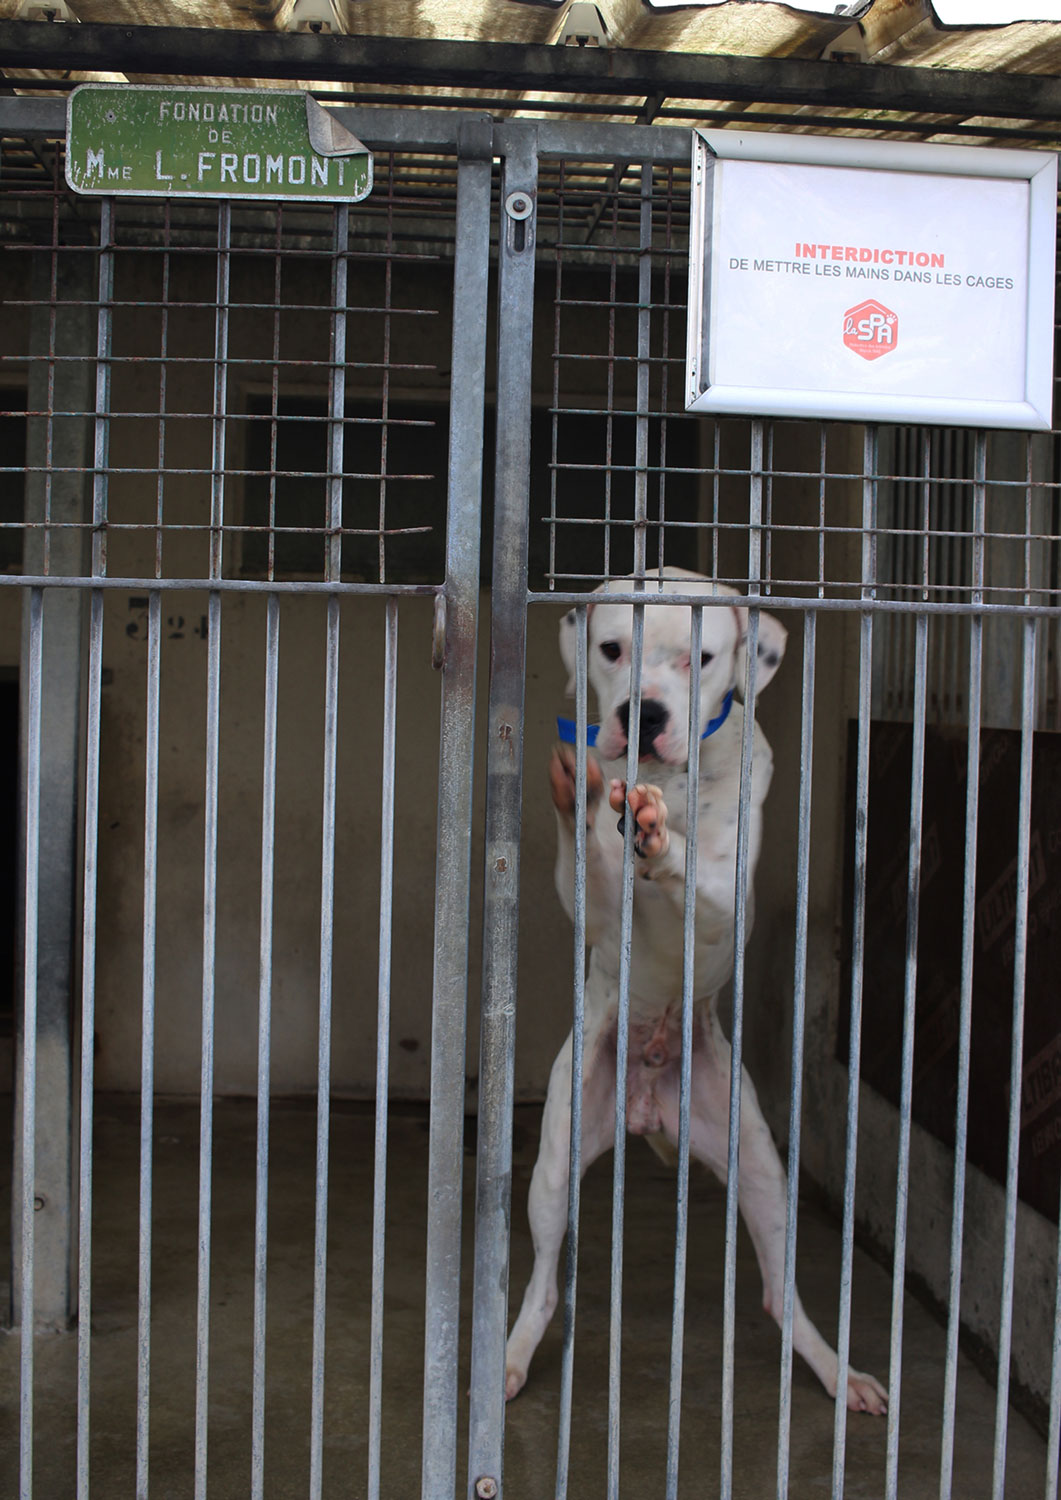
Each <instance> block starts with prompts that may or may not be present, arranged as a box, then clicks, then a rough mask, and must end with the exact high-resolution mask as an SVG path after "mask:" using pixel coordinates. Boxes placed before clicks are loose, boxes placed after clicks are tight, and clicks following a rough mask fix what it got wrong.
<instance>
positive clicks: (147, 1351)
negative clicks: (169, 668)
mask: <svg viewBox="0 0 1061 1500" xmlns="http://www.w3.org/2000/svg"><path fill="white" fill-rule="evenodd" d="M161 644H162V595H161V593H160V592H159V591H158V590H157V589H155V590H154V591H153V592H152V593H151V595H150V596H149V601H148V617H147V708H146V714H145V721H146V722H145V742H146V743H145V754H144V916H143V955H142V968H141V1013H142V1020H141V1033H140V1226H139V1282H138V1287H139V1291H138V1302H137V1340H136V1349H137V1353H136V1496H137V1500H146V1496H147V1493H148V1465H149V1454H148V1435H149V1424H150V1407H151V1213H152V1197H153V1194H152V1170H151V1154H152V1148H153V1142H154V1102H155V956H156V947H155V944H156V932H157V926H156V908H157V898H158V752H159V679H160V669H161Z"/></svg>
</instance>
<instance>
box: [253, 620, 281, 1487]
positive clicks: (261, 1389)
mask: <svg viewBox="0 0 1061 1500" xmlns="http://www.w3.org/2000/svg"><path fill="white" fill-rule="evenodd" d="M279 662H280V600H279V597H278V596H277V595H276V594H270V595H269V598H268V601H267V604H266V618H265V706H264V714H263V749H262V856H261V870H262V877H261V905H260V917H259V924H258V1083H257V1088H258V1099H257V1134H256V1156H255V1184H254V1347H253V1363H254V1373H253V1377H252V1390H251V1497H252V1500H262V1495H263V1493H264V1485H265V1317H266V1275H267V1265H268V1226H269V1100H270V1081H269V1080H270V1057H271V1052H272V1004H273V884H274V856H275V852H276V725H277V703H278V696H279V695H278V677H279Z"/></svg>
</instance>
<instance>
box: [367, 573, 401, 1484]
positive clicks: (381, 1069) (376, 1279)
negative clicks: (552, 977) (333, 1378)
mask: <svg viewBox="0 0 1061 1500" xmlns="http://www.w3.org/2000/svg"><path fill="white" fill-rule="evenodd" d="M383 682H384V687H383V778H382V797H381V802H382V807H381V809H380V831H381V841H380V872H379V990H378V999H377V1005H376V1018H377V1019H376V1139H375V1149H374V1158H373V1160H374V1168H373V1179H372V1313H371V1333H370V1337H369V1350H370V1353H369V1395H368V1420H369V1428H368V1500H379V1494H380V1455H381V1439H382V1419H383V1270H384V1250H385V1242H386V1215H387V1084H388V1062H389V1058H390V1001H391V940H392V932H393V912H394V778H395V755H394V750H395V723H396V720H397V714H398V601H397V599H388V600H387V618H386V639H385V645H384V661H383Z"/></svg>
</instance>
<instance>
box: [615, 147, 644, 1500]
mask: <svg viewBox="0 0 1061 1500" xmlns="http://www.w3.org/2000/svg"><path fill="white" fill-rule="evenodd" d="M616 186H617V188H618V183H617V184H616ZM640 198H641V219H640V234H639V240H640V263H639V267H638V299H639V306H638V315H637V411H638V416H637V419H636V429H635V431H636V437H635V444H636V448H635V451H636V469H635V481H634V557H633V564H634V577H635V579H636V580H638V581H637V582H636V583H635V588H636V589H638V590H643V589H644V583H643V582H642V581H641V580H643V579H644V576H645V568H646V551H647V542H648V537H647V521H648V474H647V464H648V418H647V415H645V413H647V410H648V381H649V365H648V360H649V355H650V353H651V314H650V312H649V309H648V304H649V302H650V301H651V291H652V261H651V249H652V172H651V168H650V167H649V168H646V167H645V166H644V165H643V166H642V170H641V192H640ZM616 200H618V192H616ZM612 276H613V284H614V276H615V265H614V261H613V264H612ZM613 295H614V294H613ZM613 378H614V375H613V365H612V363H611V362H610V361H609V365H608V379H609V382H610V381H611V380H612V379H613ZM611 404H612V403H611V402H609V406H610V405H611ZM609 467H610V466H609ZM643 597H644V595H643V593H642V598H643ZM644 631H645V610H644V605H643V604H635V605H634V608H633V638H632V640H631V647H630V714H629V720H628V734H627V747H626V785H627V788H630V787H632V786H635V785H636V784H637V781H638V760H639V754H640V751H639V741H640V724H641V671H642V659H643V656H642V654H643V650H644ZM636 825H637V820H636V819H635V818H632V817H627V818H626V819H625V820H624V827H623V878H622V917H621V922H620V958H619V998H618V1011H617V1016H616V1046H615V1143H614V1147H613V1152H612V1241H611V1286H610V1300H609V1323H608V1327H609V1337H608V1500H618V1495H619V1445H620V1435H621V1415H622V1400H621V1397H622V1334H623V1233H624V1224H625V1217H626V1087H627V1080H626V1074H627V1058H628V1053H629V1027H630V967H631V953H632V946H633V922H634V836H635V834H636V832H637V826H636Z"/></svg>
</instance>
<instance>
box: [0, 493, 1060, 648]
mask: <svg viewBox="0 0 1061 1500" xmlns="http://www.w3.org/2000/svg"><path fill="white" fill-rule="evenodd" d="M994 483H995V481H994V480H992V484H994ZM112 529H113V523H112ZM173 529H174V530H177V529H178V528H176V527H175V528H173ZM372 534H373V535H375V531H374V530H373V533H372ZM5 587H6V588H18V589H29V588H39V589H42V590H43V591H45V592H48V591H50V590H52V589H59V590H60V591H61V590H63V589H74V590H83V589H92V588H100V589H105V590H106V589H117V590H119V591H121V592H125V593H128V592H129V591H130V590H135V591H142V592H143V593H145V594H146V593H149V592H150V591H151V590H152V589H156V588H157V589H161V590H162V591H163V592H172V591H178V592H180V593H194V592H195V591H197V590H198V591H199V592H201V593H208V592H217V593H219V594H324V595H326V596H329V595H331V594H335V595H337V596H338V597H340V598H343V597H346V596H349V595H355V594H363V595H375V596H376V597H384V598H389V597H390V596H391V595H393V596H395V597H398V598H423V597H425V596H426V597H435V596H437V595H438V594H439V592H440V589H439V585H438V584H436V583H407V584H401V583H342V582H336V583H329V582H328V581H327V580H321V579H282V578H277V579H265V578H218V579H211V578H155V577H153V576H150V575H148V576H143V575H140V576H136V577H123V576H121V575H115V576H113V577H108V578H93V576H92V574H91V573H79V574H70V575H64V576H63V577H58V576H56V575H53V574H47V573H26V574H14V573H0V588H5ZM741 597H743V596H741V595H740V594H738V597H737V599H736V600H733V599H727V600H726V601H725V602H723V601H722V600H721V599H720V600H719V601H718V607H721V608H729V607H730V605H731V604H732V603H734V602H737V603H739V602H740V598H741ZM584 599H585V593H584V592H574V591H572V590H566V589H565V590H561V589H557V590H556V591H555V592H553V593H544V592H537V591H528V593H527V603H528V604H578V603H579V602H580V601H582V600H584ZM609 599H610V600H611V602H613V603H615V604H634V603H636V602H638V599H639V596H638V595H637V594H635V593H634V592H632V591H631V592H621V591H620V590H618V589H617V590H616V591H615V592H614V593H613V594H610V595H609ZM709 602H710V601H709V600H705V599H704V597H703V595H698V594H682V593H678V592H675V593H674V594H666V595H663V596H661V597H660V599H659V600H658V601H657V603H656V604H655V605H654V607H656V608H659V607H663V608H667V607H670V608H678V607H681V606H685V607H687V608H688V607H693V606H697V605H701V604H703V605H704V606H705V608H706V607H707V606H708V604H709ZM809 602H810V601H809V600H808V598H807V596H806V595H800V594H774V593H772V594H771V595H770V607H771V609H779V610H780V609H794V610H805V609H806V608H807V606H808V603H809ZM813 603H814V608H815V610H816V611H817V612H818V613H819V614H820V613H822V612H828V613H831V614H856V613H860V612H861V607H860V604H859V601H858V600H857V599H826V598H820V597H815V598H814V601H813ZM974 610H975V614H976V615H977V616H978V617H979V616H982V617H983V618H985V619H986V618H988V617H990V616H997V617H998V618H1000V619H1003V618H1004V619H1013V620H1023V619H1028V618H1029V617H1031V618H1034V619H1036V620H1040V619H1042V620H1053V619H1059V618H1061V603H1059V604H1056V605H1050V604H1025V603H1019V604H1016V603H1015V604H991V603H986V602H984V603H982V604H981V603H976V604H975V605H974V604H973V603H970V602H968V601H962V602H960V603H950V602H947V601H940V600H925V601H921V600H911V599H875V600H874V601H873V612H874V614H878V615H881V614H914V615H916V614H925V615H928V616H930V617H932V616H937V615H958V616H968V615H969V614H970V613H972V612H973V611H974Z"/></svg>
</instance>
